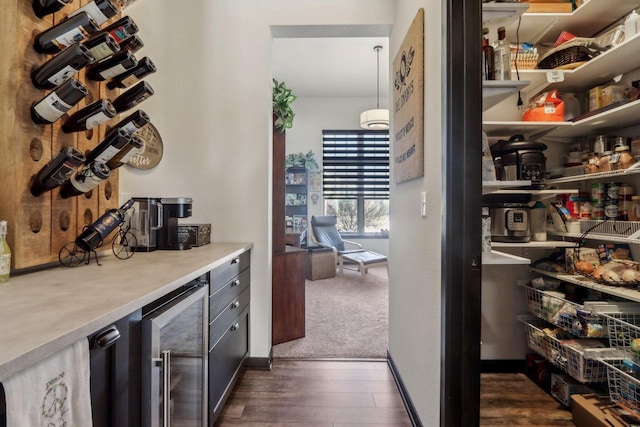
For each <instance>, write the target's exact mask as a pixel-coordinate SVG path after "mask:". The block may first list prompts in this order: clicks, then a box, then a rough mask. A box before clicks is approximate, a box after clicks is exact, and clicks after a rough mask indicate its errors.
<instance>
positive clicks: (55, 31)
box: [33, 13, 100, 53]
mask: <svg viewBox="0 0 640 427" xmlns="http://www.w3.org/2000/svg"><path fill="white" fill-rule="evenodd" d="M99 30H100V27H99V26H98V24H97V23H96V21H94V20H93V18H91V17H90V16H89V15H87V14H86V13H80V14H78V15H75V16H72V17H69V18H67V19H65V20H64V21H62V22H60V23H59V24H58V25H54V26H53V27H51V28H49V29H48V30H45V31H43V32H41V33H40V34H38V35H37V36H36V39H35V41H34V42H33V48H34V49H35V50H36V51H37V52H40V53H58V52H60V51H62V50H64V49H66V48H68V47H69V46H71V45H73V44H74V43H76V42H79V41H82V40H84V39H86V38H87V37H89V36H90V35H91V34H94V33H97V32H98V31H99Z"/></svg>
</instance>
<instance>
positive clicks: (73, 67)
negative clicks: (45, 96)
mask: <svg viewBox="0 0 640 427" xmlns="http://www.w3.org/2000/svg"><path fill="white" fill-rule="evenodd" d="M93 59H94V58H93V56H92V55H91V53H90V52H89V50H88V49H87V48H86V47H84V46H83V45H81V44H80V43H76V44H74V45H72V46H70V47H68V48H66V49H65V50H63V51H62V52H61V53H59V54H58V55H56V56H54V57H53V58H51V59H50V60H48V61H47V62H45V63H44V64H42V65H41V66H40V67H38V68H36V69H35V70H33V71H32V72H31V81H32V82H33V85H34V86H35V87H37V88H38V89H53V88H54V87H56V86H59V85H61V84H62V83H64V82H65V81H67V80H68V79H70V78H71V77H72V76H73V75H74V74H75V73H77V72H78V71H79V70H80V69H81V68H83V67H85V66H86V65H89V64H90V63H91V62H93Z"/></svg>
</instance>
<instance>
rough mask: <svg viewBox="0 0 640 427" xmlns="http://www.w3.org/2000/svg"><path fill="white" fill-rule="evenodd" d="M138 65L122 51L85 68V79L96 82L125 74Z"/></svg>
mask: <svg viewBox="0 0 640 427" xmlns="http://www.w3.org/2000/svg"><path fill="white" fill-rule="evenodd" d="M136 65H138V60H137V59H136V57H135V56H133V54H132V53H131V52H129V51H128V50H122V51H120V52H118V53H116V54H115V55H113V56H111V57H110V58H106V59H103V60H102V61H100V62H97V63H95V64H92V65H90V66H89V67H87V78H89V79H91V80H95V81H98V82H101V81H104V80H107V79H110V78H112V77H115V76H118V75H120V74H122V73H126V72H127V71H128V70H130V69H132V68H133V67H135V66H136Z"/></svg>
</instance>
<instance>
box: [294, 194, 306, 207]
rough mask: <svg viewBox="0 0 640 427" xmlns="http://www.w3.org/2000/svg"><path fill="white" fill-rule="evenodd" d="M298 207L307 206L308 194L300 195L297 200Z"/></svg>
mask: <svg viewBox="0 0 640 427" xmlns="http://www.w3.org/2000/svg"><path fill="white" fill-rule="evenodd" d="M295 204H296V205H300V206H304V205H306V204H307V195H306V194H298V196H297V198H296V203H295Z"/></svg>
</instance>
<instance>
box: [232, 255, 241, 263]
mask: <svg viewBox="0 0 640 427" xmlns="http://www.w3.org/2000/svg"><path fill="white" fill-rule="evenodd" d="M239 262H240V257H235V258H234V259H232V260H231V264H232V265H233V264H237V263H239Z"/></svg>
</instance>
